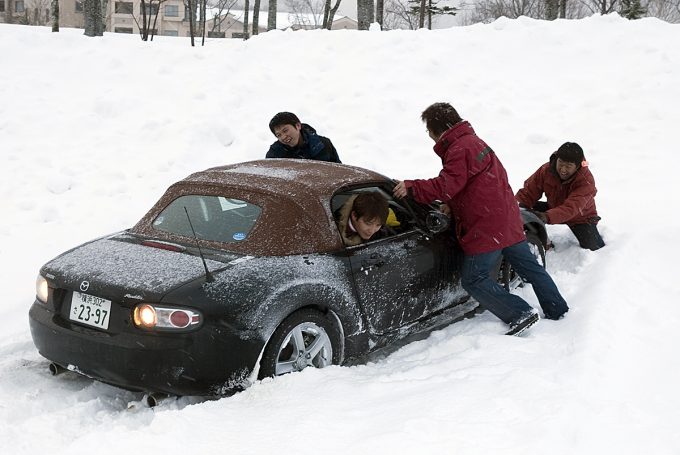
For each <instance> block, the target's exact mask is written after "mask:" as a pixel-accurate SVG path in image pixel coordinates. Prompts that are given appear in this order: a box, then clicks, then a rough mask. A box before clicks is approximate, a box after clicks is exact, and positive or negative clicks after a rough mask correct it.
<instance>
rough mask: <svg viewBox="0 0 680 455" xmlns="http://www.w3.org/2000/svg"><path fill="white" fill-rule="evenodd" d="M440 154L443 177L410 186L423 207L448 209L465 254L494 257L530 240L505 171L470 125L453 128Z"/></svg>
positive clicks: (444, 138) (439, 148) (441, 144)
mask: <svg viewBox="0 0 680 455" xmlns="http://www.w3.org/2000/svg"><path fill="white" fill-rule="evenodd" d="M434 151H435V153H436V154H437V155H438V156H439V157H440V158H441V159H442V165H443V169H442V170H441V172H440V173H439V176H438V177H435V178H432V179H428V180H406V181H405V182H404V183H405V185H406V187H407V188H410V191H411V194H412V195H413V198H414V199H415V200H416V201H418V202H420V203H424V204H429V203H431V202H432V201H434V200H436V199H439V200H441V201H443V202H445V203H447V204H448V206H449V207H450V208H451V213H452V214H453V217H454V219H455V222H456V235H457V236H458V241H459V242H460V246H461V247H462V248H463V251H464V252H465V254H468V255H472V254H481V253H489V252H491V251H496V250H499V249H502V248H505V247H507V246H510V245H514V244H515V243H518V242H521V241H522V240H524V239H525V238H526V237H525V235H524V227H523V224H522V220H521V218H520V215H519V207H518V206H517V202H516V201H515V197H514V195H513V193H512V189H511V188H510V185H509V184H508V175H507V173H506V172H505V168H503V165H502V164H501V162H500V161H499V160H498V157H496V154H495V153H494V152H493V150H491V147H489V146H488V145H486V143H484V141H482V140H481V139H480V138H479V137H477V135H476V134H475V132H474V130H473V129H472V126H470V124H469V123H468V122H466V121H462V122H459V123H456V124H455V125H454V126H453V127H452V128H450V129H448V130H447V131H446V132H445V133H444V134H443V135H442V137H440V138H439V140H438V141H437V143H436V144H435V146H434Z"/></svg>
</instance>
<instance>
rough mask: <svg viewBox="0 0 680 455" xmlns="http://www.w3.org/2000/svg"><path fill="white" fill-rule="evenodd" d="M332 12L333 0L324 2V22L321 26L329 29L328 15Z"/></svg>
mask: <svg viewBox="0 0 680 455" xmlns="http://www.w3.org/2000/svg"><path fill="white" fill-rule="evenodd" d="M330 13H331V0H326V1H325V2H324V4H323V22H322V24H321V28H324V29H328V15H329V14H330Z"/></svg>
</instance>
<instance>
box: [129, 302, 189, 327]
mask: <svg viewBox="0 0 680 455" xmlns="http://www.w3.org/2000/svg"><path fill="white" fill-rule="evenodd" d="M132 319H133V321H134V323H135V325H136V326H137V327H140V328H143V329H162V330H173V329H174V330H178V329H179V330H181V329H189V328H191V327H192V326H197V325H198V324H200V322H201V315H200V314H199V313H197V312H195V311H191V310H187V309H180V308H167V307H161V306H157V305H152V304H150V303H140V304H139V305H137V306H136V307H135V309H134V311H133V313H132Z"/></svg>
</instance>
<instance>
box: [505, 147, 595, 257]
mask: <svg viewBox="0 0 680 455" xmlns="http://www.w3.org/2000/svg"><path fill="white" fill-rule="evenodd" d="M543 193H545V197H546V199H547V200H548V201H547V202H544V201H539V199H540V198H541V196H543ZM595 194H597V188H595V179H594V178H593V174H591V173H590V170H589V169H588V166H587V163H586V161H585V157H584V155H583V149H582V148H581V146H580V145H578V144H577V143H575V142H565V143H564V144H562V145H561V146H560V148H559V149H557V151H556V152H555V153H553V154H552V155H551V156H550V160H549V161H548V162H547V163H545V164H544V165H543V166H541V167H540V168H538V170H537V171H536V172H534V173H533V175H532V176H531V177H529V178H528V179H527V180H526V182H524V188H522V189H521V190H519V191H518V192H517V196H516V198H517V201H518V202H519V205H520V206H522V207H525V208H528V209H533V210H534V211H535V213H536V215H538V216H539V217H540V218H541V219H542V220H543V221H544V222H545V223H548V224H566V225H567V226H569V228H570V229H571V232H573V233H574V235H575V236H576V239H577V240H578V243H579V245H581V248H587V249H589V250H593V251H595V250H598V249H600V248H602V247H603V246H604V241H603V240H602V237H601V236H600V232H599V231H598V230H597V222H598V221H600V217H599V216H597V208H596V207H595Z"/></svg>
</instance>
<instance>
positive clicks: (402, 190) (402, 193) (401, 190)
mask: <svg viewBox="0 0 680 455" xmlns="http://www.w3.org/2000/svg"><path fill="white" fill-rule="evenodd" d="M395 181H396V182H397V186H395V187H394V189H393V190H392V194H393V195H394V197H396V198H397V199H402V198H405V197H406V196H408V188H406V184H405V183H404V182H403V181H400V180H395Z"/></svg>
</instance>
